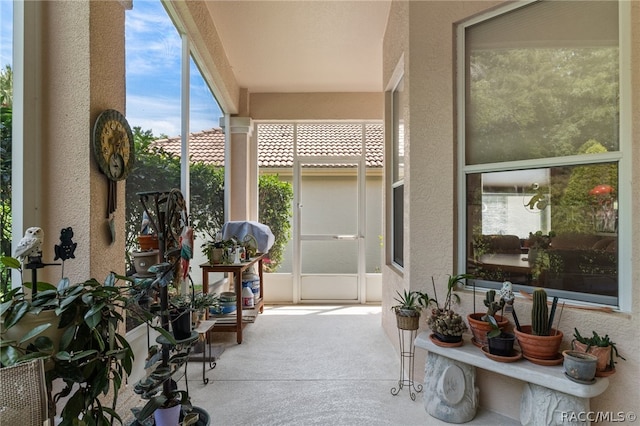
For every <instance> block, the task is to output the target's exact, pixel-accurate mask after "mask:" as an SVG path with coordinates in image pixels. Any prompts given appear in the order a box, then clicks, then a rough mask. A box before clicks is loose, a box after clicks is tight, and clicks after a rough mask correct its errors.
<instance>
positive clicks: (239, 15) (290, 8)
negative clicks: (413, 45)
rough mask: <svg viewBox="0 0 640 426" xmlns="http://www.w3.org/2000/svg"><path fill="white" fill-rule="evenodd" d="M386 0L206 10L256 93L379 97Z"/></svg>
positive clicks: (301, 0) (243, 82) (225, 4)
mask: <svg viewBox="0 0 640 426" xmlns="http://www.w3.org/2000/svg"><path fill="white" fill-rule="evenodd" d="M390 5H391V2H390V1H387V0H360V1H349V0H325V1H314V0H293V1H291V0H289V1H268V0H267V1H264V0H263V1H221V0H213V1H208V2H207V7H208V9H209V11H210V13H211V16H212V19H213V21H214V22H215V26H216V29H217V31H218V35H219V37H220V39H221V40H222V44H223V46H224V49H225V52H226V54H227V57H228V59H229V62H230V63H231V66H232V68H233V72H234V74H235V76H236V80H237V82H238V84H239V85H240V87H242V88H247V89H248V90H249V92H251V93H279V92H289V93H292V92H381V91H382V90H383V84H382V40H383V36H384V31H385V27H386V24H387V18H388V15H389V8H390Z"/></svg>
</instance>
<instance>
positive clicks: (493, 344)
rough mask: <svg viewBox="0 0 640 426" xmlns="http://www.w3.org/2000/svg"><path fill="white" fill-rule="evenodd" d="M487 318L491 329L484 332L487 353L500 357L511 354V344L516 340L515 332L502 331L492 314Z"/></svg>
mask: <svg viewBox="0 0 640 426" xmlns="http://www.w3.org/2000/svg"><path fill="white" fill-rule="evenodd" d="M488 320H489V321H488V323H489V324H491V330H490V331H489V332H487V334H486V339H487V346H488V350H489V353H490V354H492V355H497V356H502V357H510V356H512V355H513V344H514V343H515V341H516V336H515V334H513V333H507V332H506V331H503V330H502V328H501V327H500V325H499V324H498V321H496V319H495V318H494V317H493V316H490V317H489V318H488Z"/></svg>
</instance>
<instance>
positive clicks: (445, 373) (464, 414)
mask: <svg viewBox="0 0 640 426" xmlns="http://www.w3.org/2000/svg"><path fill="white" fill-rule="evenodd" d="M424 377H425V380H424V408H425V409H426V410H427V413H429V414H430V415H431V416H433V417H435V418H436V419H440V420H442V421H445V422H447V423H466V422H468V421H470V420H472V419H473V418H474V417H475V415H476V411H477V409H478V389H477V388H476V368H475V367H474V366H472V365H469V364H465V363H463V362H459V361H456V360H453V359H451V358H447V357H444V356H440V355H438V354H436V353H433V352H429V353H428V354H427V364H426V367H425V372H424Z"/></svg>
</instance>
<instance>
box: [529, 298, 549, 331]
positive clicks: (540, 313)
mask: <svg viewBox="0 0 640 426" xmlns="http://www.w3.org/2000/svg"><path fill="white" fill-rule="evenodd" d="M531 331H532V333H533V334H534V335H536V336H548V335H549V308H548V307H547V292H546V291H544V289H542V288H537V289H535V290H534V291H533V308H532V309H531Z"/></svg>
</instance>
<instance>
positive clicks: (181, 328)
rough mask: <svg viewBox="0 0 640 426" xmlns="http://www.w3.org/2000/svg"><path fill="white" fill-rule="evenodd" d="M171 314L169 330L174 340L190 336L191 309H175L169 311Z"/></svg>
mask: <svg viewBox="0 0 640 426" xmlns="http://www.w3.org/2000/svg"><path fill="white" fill-rule="evenodd" d="M169 314H170V316H171V330H172V331H173V337H175V339H176V340H184V339H188V338H189V337H191V310H190V309H187V308H185V309H175V310H172V311H170V312H169Z"/></svg>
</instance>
